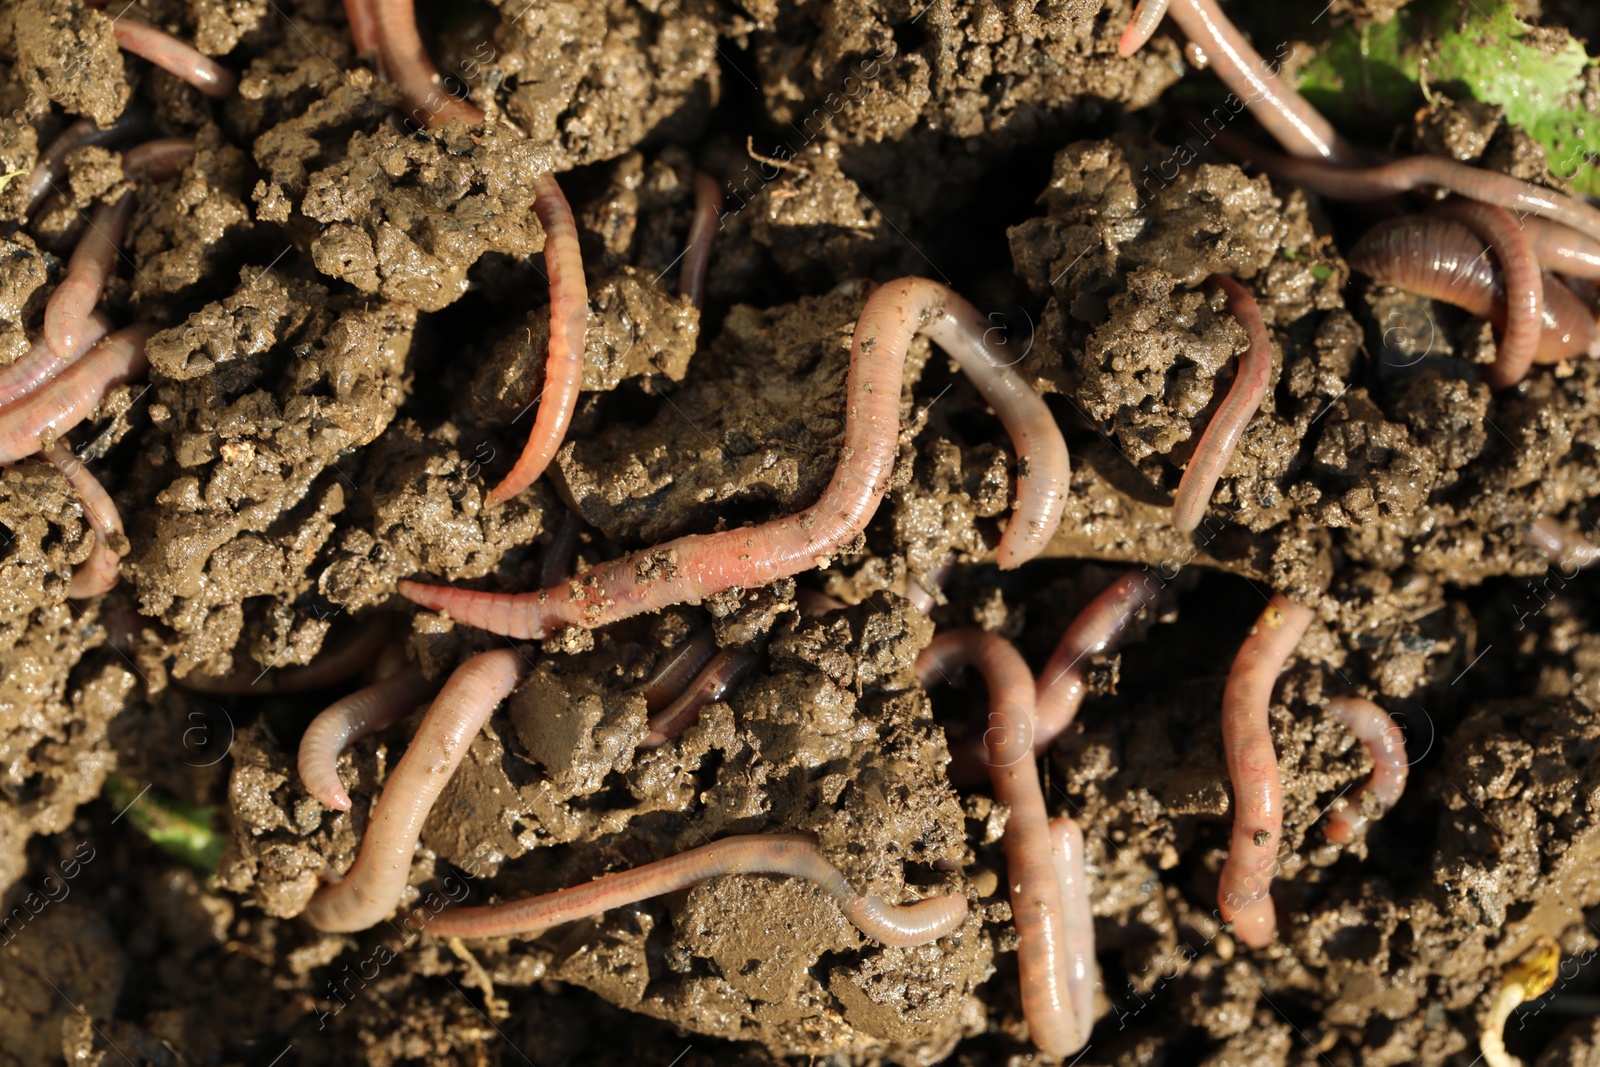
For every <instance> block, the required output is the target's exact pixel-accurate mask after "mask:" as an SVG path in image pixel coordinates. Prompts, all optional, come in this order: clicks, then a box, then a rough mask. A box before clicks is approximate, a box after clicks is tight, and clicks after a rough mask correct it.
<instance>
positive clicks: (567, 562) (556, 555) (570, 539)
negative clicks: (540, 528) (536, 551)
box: [539, 511, 583, 589]
mask: <svg viewBox="0 0 1600 1067" xmlns="http://www.w3.org/2000/svg"><path fill="white" fill-rule="evenodd" d="M582 530H583V520H582V519H580V518H578V515H577V513H576V512H573V511H563V512H562V513H561V520H560V521H559V522H557V523H556V528H555V531H554V532H553V533H552V534H551V535H550V544H549V546H548V547H547V548H545V550H544V554H543V555H542V556H540V557H539V585H540V587H541V588H546V589H548V588H549V587H550V586H552V585H555V584H556V583H557V582H560V581H565V580H566V579H567V577H568V576H570V575H571V574H572V560H573V557H574V556H576V555H577V554H578V534H579V533H580V532H581V531H582Z"/></svg>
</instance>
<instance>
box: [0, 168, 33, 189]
mask: <svg viewBox="0 0 1600 1067" xmlns="http://www.w3.org/2000/svg"><path fill="white" fill-rule="evenodd" d="M26 173H28V172H27V171H25V170H13V171H7V172H6V173H5V174H0V193H3V192H5V191H6V188H7V187H8V186H9V185H10V184H11V183H12V182H14V181H16V180H17V179H18V178H20V177H22V176H23V175H24V174H26Z"/></svg>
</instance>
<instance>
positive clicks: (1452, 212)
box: [1433, 200, 1544, 389]
mask: <svg viewBox="0 0 1600 1067" xmlns="http://www.w3.org/2000/svg"><path fill="white" fill-rule="evenodd" d="M1433 210H1434V213H1435V214H1437V215H1439V216H1440V217H1441V218H1446V219H1453V220H1454V221H1456V222H1459V223H1461V224H1462V225H1463V226H1465V227H1467V228H1468V229H1470V230H1471V231H1472V232H1473V233H1475V234H1477V235H1478V237H1479V238H1481V239H1482V240H1483V241H1485V242H1486V243H1487V244H1488V245H1489V247H1490V248H1491V249H1493V250H1494V254H1495V258H1496V259H1498V260H1499V261H1500V273H1501V275H1502V276H1503V277H1504V279H1505V330H1504V332H1503V333H1502V334H1501V335H1500V345H1499V348H1498V349H1497V350H1496V351H1495V357H1494V363H1493V364H1492V365H1491V366H1490V367H1489V369H1488V370H1487V371H1485V372H1484V378H1485V379H1486V380H1487V381H1488V382H1489V384H1490V385H1491V386H1493V387H1495V388H1497V389H1504V388H1507V387H1509V386H1513V385H1516V384H1517V383H1518V382H1520V381H1521V380H1522V379H1523V378H1526V377H1527V376H1528V369H1529V368H1530V367H1532V366H1533V357H1534V354H1535V353H1536V352H1537V351H1538V350H1539V340H1540V333H1541V326H1542V322H1541V319H1542V316H1543V310H1544V275H1543V274H1542V272H1541V271H1540V270H1539V261H1538V260H1537V259H1536V258H1535V257H1534V254H1533V245H1532V244H1531V243H1529V241H1528V236H1527V234H1525V233H1523V232H1522V227H1521V226H1519V225H1517V220H1516V219H1514V218H1512V217H1511V213H1510V212H1508V211H1507V210H1506V209H1505V208H1503V207H1496V206H1495V205H1494V204H1483V203H1479V202H1477V201H1474V200H1448V201H1446V202H1445V203H1443V204H1440V205H1438V206H1437V207H1435V208H1434V209H1433Z"/></svg>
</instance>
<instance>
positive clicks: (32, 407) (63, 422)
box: [0, 323, 156, 464]
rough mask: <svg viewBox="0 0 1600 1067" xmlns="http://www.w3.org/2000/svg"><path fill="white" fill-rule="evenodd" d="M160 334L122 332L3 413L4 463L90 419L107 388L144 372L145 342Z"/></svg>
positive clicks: (141, 328)
mask: <svg viewBox="0 0 1600 1067" xmlns="http://www.w3.org/2000/svg"><path fill="white" fill-rule="evenodd" d="M155 332H156V327H155V326H153V325H151V324H149V323H139V324H137V325H134V326H128V327H126V328H124V329H121V330H118V331H117V332H116V333H114V334H112V335H111V336H109V337H107V338H106V339H105V340H103V341H101V342H100V343H99V344H98V345H96V346H95V347H94V348H92V349H90V350H89V352H88V354H87V355H85V356H83V357H81V358H79V359H78V360H77V361H75V362H74V363H73V364H72V365H71V366H69V367H68V368H67V369H66V370H64V371H62V372H61V374H60V375H59V376H58V377H57V378H56V379H55V380H54V381H52V382H50V383H49V384H48V385H45V386H44V387H43V388H40V389H38V390H37V391H35V392H33V393H30V394H28V395H27V396H25V397H23V398H22V399H20V400H18V401H17V402H16V403H14V404H12V405H11V406H10V407H8V408H6V409H5V410H4V411H0V464H6V463H15V462H16V461H17V460H19V459H21V458H23V457H24V456H31V455H33V454H34V453H35V452H37V451H39V449H40V448H41V447H42V446H43V445H44V442H43V441H42V440H41V438H42V437H43V436H44V435H46V434H54V435H56V436H59V435H61V434H64V433H66V432H67V431H68V430H70V429H72V428H73V427H74V426H76V425H78V423H80V422H82V421H83V420H84V419H86V418H88V417H89V415H90V414H91V413H92V412H93V411H94V409H95V408H96V407H97V406H99V404H100V401H101V400H102V399H103V398H104V397H105V395H106V392H107V390H109V389H110V388H111V387H112V386H115V385H120V384H122V383H123V382H125V381H128V380H129V379H130V378H136V377H138V376H139V375H140V374H143V373H144V370H145V367H146V366H148V363H147V362H146V360H145V355H144V343H145V342H146V341H147V340H149V339H150V336H151V335H152V334H154V333H155Z"/></svg>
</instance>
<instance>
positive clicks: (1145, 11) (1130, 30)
mask: <svg viewBox="0 0 1600 1067" xmlns="http://www.w3.org/2000/svg"><path fill="white" fill-rule="evenodd" d="M1171 2H1172V0H1139V6H1138V7H1136V8H1134V9H1133V18H1131V19H1129V20H1128V27H1127V29H1125V30H1123V31H1122V40H1121V41H1119V42H1118V43H1117V54H1118V55H1119V56H1121V57H1122V58H1124V59H1126V58H1128V57H1129V56H1131V55H1133V54H1134V53H1135V52H1137V51H1138V50H1139V49H1141V48H1143V47H1144V44H1145V42H1146V41H1148V40H1149V39H1150V35H1151V34H1153V33H1155V32H1156V27H1157V26H1159V25H1161V20H1162V19H1163V18H1165V17H1166V15H1167V5H1168V4H1169V3H1171Z"/></svg>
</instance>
